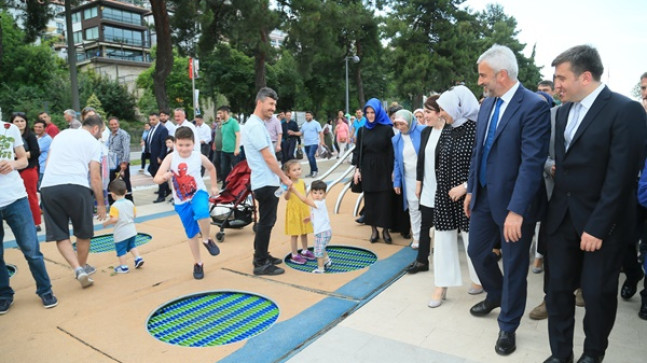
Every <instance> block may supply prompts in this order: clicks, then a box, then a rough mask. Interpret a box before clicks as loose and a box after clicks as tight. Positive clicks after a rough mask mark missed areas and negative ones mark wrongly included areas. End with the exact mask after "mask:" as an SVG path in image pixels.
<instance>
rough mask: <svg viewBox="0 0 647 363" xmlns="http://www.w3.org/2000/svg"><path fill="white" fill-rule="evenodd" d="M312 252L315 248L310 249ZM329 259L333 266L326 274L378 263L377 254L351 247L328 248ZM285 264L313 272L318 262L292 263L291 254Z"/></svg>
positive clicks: (353, 269) (348, 270)
mask: <svg viewBox="0 0 647 363" xmlns="http://www.w3.org/2000/svg"><path fill="white" fill-rule="evenodd" d="M309 250H310V251H312V250H313V248H312V247H311V248H309ZM326 252H328V257H329V258H330V260H331V261H332V266H330V267H329V268H327V269H326V273H327V274H328V273H343V272H350V271H355V270H359V269H362V268H364V267H368V266H370V265H372V264H374V263H375V262H376V261H377V256H376V255H375V253H373V252H371V251H369V250H365V249H363V248H357V247H350V246H328V247H326ZM285 264H286V265H288V266H290V267H292V268H293V269H295V270H299V271H303V272H312V270H314V269H315V268H317V260H314V261H307V262H306V263H305V264H304V265H299V264H297V263H294V262H292V260H291V259H290V254H288V255H287V256H286V257H285Z"/></svg>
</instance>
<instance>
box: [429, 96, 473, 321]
mask: <svg viewBox="0 0 647 363" xmlns="http://www.w3.org/2000/svg"><path fill="white" fill-rule="evenodd" d="M438 106H439V107H440V118H441V119H442V120H444V122H445V124H446V126H445V128H444V129H443V132H442V134H441V136H440V140H439V141H438V159H437V161H438V165H437V173H436V176H437V178H438V187H437V189H436V200H435V202H436V208H435V210H434V222H435V227H436V230H435V233H434V283H435V285H436V289H435V291H434V293H433V296H432V298H431V301H430V302H429V307H431V308H435V307H438V306H440V305H441V304H442V301H443V299H444V298H445V294H446V293H447V287H449V286H460V285H462V284H463V278H462V276H461V267H460V263H459V257H458V233H459V232H460V234H461V237H462V239H463V245H464V246H465V251H466V253H465V255H466V258H467V265H468V269H469V275H470V279H471V280H472V287H471V288H470V289H469V290H468V292H469V293H470V294H480V293H481V292H483V288H482V287H481V283H480V281H479V279H478V276H477V275H476V271H475V270H474V267H473V266H472V262H471V261H470V259H469V257H468V256H467V245H468V236H467V232H468V227H469V219H468V218H467V216H466V215H465V212H464V211H463V200H464V198H465V194H466V193H467V178H468V174H469V167H470V159H471V156H472V149H473V147H474V140H475V137H476V122H475V121H474V120H476V119H477V116H478V112H479V103H478V100H477V99H476V97H474V94H472V92H471V91H470V90H469V89H468V88H467V87H465V86H456V87H454V88H451V89H450V90H449V91H446V92H444V93H443V94H442V95H440V97H439V98H438Z"/></svg>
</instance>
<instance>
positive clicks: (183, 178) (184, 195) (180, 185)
mask: <svg viewBox="0 0 647 363" xmlns="http://www.w3.org/2000/svg"><path fill="white" fill-rule="evenodd" d="M188 170H189V167H188V166H187V165H186V163H180V164H179V165H178V166H177V171H178V172H177V173H175V172H173V188H174V189H175V195H177V197H178V199H180V200H181V201H185V200H188V199H191V198H193V194H195V192H197V191H198V185H197V184H196V182H195V178H193V177H192V176H191V175H189V174H187V171H188Z"/></svg>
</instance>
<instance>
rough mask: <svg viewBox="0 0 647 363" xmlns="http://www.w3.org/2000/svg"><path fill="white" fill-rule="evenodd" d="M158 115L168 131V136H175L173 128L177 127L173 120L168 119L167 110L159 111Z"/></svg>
mask: <svg viewBox="0 0 647 363" xmlns="http://www.w3.org/2000/svg"><path fill="white" fill-rule="evenodd" d="M159 117H160V122H161V123H162V125H163V126H164V127H166V130H167V131H168V136H175V129H176V128H177V127H176V126H175V124H174V123H173V121H169V117H170V115H169V111H160V114H159Z"/></svg>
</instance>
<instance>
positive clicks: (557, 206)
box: [546, 45, 647, 363]
mask: <svg viewBox="0 0 647 363" xmlns="http://www.w3.org/2000/svg"><path fill="white" fill-rule="evenodd" d="M552 66H553V67H555V86H556V87H555V88H556V89H557V91H558V92H559V93H560V95H561V99H562V101H563V102H564V106H562V107H561V108H560V109H559V110H558V111H557V118H556V121H555V167H556V169H555V189H554V190H553V195H552V197H551V200H550V204H549V206H548V215H547V218H546V227H547V232H548V239H547V241H548V242H547V243H548V246H547V250H548V267H549V269H550V277H549V281H548V295H547V297H546V303H547V308H548V333H549V340H550V349H551V352H552V355H551V357H549V358H548V359H547V360H546V362H549V363H559V362H572V361H573V330H574V326H575V319H574V314H575V311H574V310H575V308H574V304H573V300H574V297H573V290H575V288H577V287H578V286H581V288H582V294H583V296H584V301H585V302H586V313H585V315H584V333H585V334H586V339H585V340H584V352H583V354H582V356H581V357H580V359H579V360H578V363H588V362H602V359H603V358H604V353H605V351H606V348H607V346H608V344H609V342H608V337H609V334H610V333H611V329H612V328H613V324H614V322H615V317H616V310H617V307H618V297H617V295H618V275H619V273H620V265H621V262H622V254H623V252H624V246H625V243H626V242H625V241H624V239H623V237H624V236H626V231H627V228H629V226H631V225H632V224H633V218H634V217H633V216H632V214H633V213H634V211H635V210H634V208H632V207H633V206H634V205H636V179H637V175H638V171H639V170H640V169H641V167H642V164H643V162H644V155H645V146H646V140H647V119H646V117H645V112H644V110H643V109H642V107H641V105H640V104H639V103H638V102H635V101H632V100H630V99H628V98H626V97H624V96H622V95H619V94H617V93H613V92H611V91H610V90H609V89H608V88H607V87H606V86H605V85H604V84H602V83H601V82H600V77H601V76H602V72H603V71H604V67H603V66H602V60H601V59H600V55H599V54H598V52H597V50H596V49H595V48H592V47H591V46H588V45H582V46H576V47H573V48H571V49H568V50H567V51H565V52H564V53H562V54H560V55H559V56H557V58H555V60H553V63H552Z"/></svg>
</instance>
